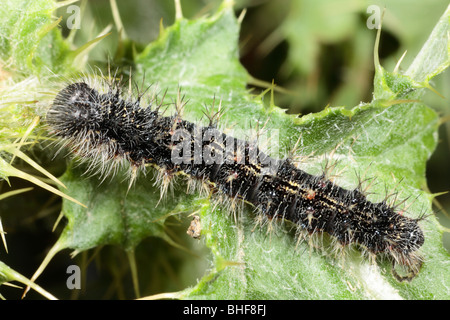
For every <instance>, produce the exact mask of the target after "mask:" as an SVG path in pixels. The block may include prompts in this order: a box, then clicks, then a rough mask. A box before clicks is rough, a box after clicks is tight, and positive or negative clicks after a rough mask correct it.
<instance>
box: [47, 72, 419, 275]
mask: <svg viewBox="0 0 450 320" xmlns="http://www.w3.org/2000/svg"><path fill="white" fill-rule="evenodd" d="M183 106H184V105H183V103H182V102H180V101H178V102H177V110H178V111H177V113H176V114H174V115H172V116H164V115H163V113H162V112H161V111H160V107H161V104H156V106H155V105H153V103H150V105H149V106H147V107H142V106H141V99H140V97H139V98H137V99H132V98H123V97H122V96H121V89H120V85H119V84H118V83H117V82H114V81H113V82H111V83H109V84H108V86H107V89H106V91H105V92H104V93H103V92H100V91H99V90H97V89H96V88H94V86H92V85H89V84H88V83H86V82H85V81H79V82H74V83H71V84H69V85H68V86H67V87H65V88H64V89H62V90H61V91H60V92H59V93H58V94H57V96H56V98H55V99H54V102H53V105H52V106H51V108H50V109H49V111H48V112H47V123H48V125H49V126H50V128H51V131H52V133H53V134H54V135H56V136H57V137H58V138H60V139H61V141H63V146H69V147H70V148H71V150H72V151H73V152H74V153H76V154H77V155H79V156H80V157H81V158H82V159H87V160H88V161H90V162H91V163H92V164H96V163H101V164H102V165H103V164H108V163H110V164H111V166H110V167H109V169H108V170H106V169H105V168H102V171H104V172H105V171H106V172H107V174H108V173H109V172H110V171H111V170H114V168H117V164H118V163H125V164H130V167H131V170H132V180H133V179H134V177H135V176H136V174H137V172H138V171H139V170H142V169H144V167H145V166H148V165H150V166H153V167H155V168H156V169H157V170H158V171H159V173H160V179H161V181H162V186H161V192H162V194H164V193H165V191H166V190H167V185H168V183H169V181H170V180H171V178H172V177H173V176H175V175H178V174H183V175H186V176H188V177H189V178H190V179H191V181H194V182H195V181H200V182H202V183H205V184H206V185H208V186H209V188H210V190H211V191H212V192H214V193H217V194H219V195H221V196H226V197H229V198H230V199H233V200H234V199H235V200H236V201H243V202H246V203H249V204H251V205H253V206H254V207H255V208H256V209H257V210H256V211H257V212H258V214H260V215H263V216H266V217H268V218H269V219H286V220H289V221H291V222H293V223H294V224H296V225H297V226H298V228H299V229H300V230H302V231H304V232H305V233H306V234H309V235H313V234H319V233H328V234H329V235H330V236H331V237H332V238H333V239H334V240H335V241H336V242H337V243H339V244H340V245H342V246H346V245H350V244H356V245H359V246H360V247H362V248H364V250H367V252H369V253H370V254H372V255H373V256H376V255H383V256H388V257H391V258H392V262H393V268H392V273H393V275H394V276H395V278H396V279H397V280H398V281H404V280H411V279H412V278H414V277H415V276H416V275H417V274H418V272H419V270H420V267H421V265H422V257H421V256H420V254H419V249H420V247H421V246H422V245H423V243H424V241H425V239H424V235H423V232H422V230H421V228H420V227H419V225H418V221H419V220H420V218H418V219H412V218H409V217H406V216H404V215H402V214H400V213H397V212H396V211H395V209H394V208H392V207H390V206H389V205H388V204H387V203H386V202H385V201H382V202H378V203H374V202H371V201H369V200H368V199H367V198H366V196H365V194H364V193H363V192H362V191H360V190H359V189H354V190H347V189H344V188H342V187H339V186H338V185H336V184H335V183H333V182H332V181H330V180H327V179H326V177H325V175H318V176H315V175H311V174H309V173H307V172H305V171H302V170H300V169H299V168H297V167H296V166H295V165H294V164H293V162H292V161H291V159H289V158H286V159H274V158H272V157H270V156H269V155H267V154H265V153H263V152H262V151H261V150H260V149H259V147H258V146H257V145H256V144H254V143H252V142H250V141H246V140H239V139H236V138H234V137H232V136H230V135H227V134H225V133H223V132H221V131H220V130H218V129H217V128H216V126H215V120H216V119H215V116H212V117H211V118H210V124H209V125H208V126H200V125H197V124H195V123H192V122H188V121H186V120H183V119H182V118H181V109H182V108H183ZM396 265H400V266H403V267H404V268H405V269H406V270H407V274H406V275H400V274H398V273H397V271H396V270H395V266H396Z"/></svg>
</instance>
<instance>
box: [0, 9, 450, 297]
mask: <svg viewBox="0 0 450 320" xmlns="http://www.w3.org/2000/svg"><path fill="white" fill-rule="evenodd" d="M220 3H221V1H217V0H214V1H200V0H189V1H187V0H184V1H183V0H182V1H181V7H182V10H183V15H184V16H185V17H187V18H189V19H195V18H196V17H199V16H202V15H207V14H211V13H213V12H215V10H216V9H217V7H218V6H219V5H220ZM75 4H77V5H78V4H79V3H75ZM370 5H377V6H379V8H381V10H383V8H384V9H385V13H384V19H383V27H382V33H381V43H380V50H379V56H380V62H381V65H382V66H383V67H384V68H385V69H386V70H388V71H392V70H393V69H394V67H395V66H396V64H397V62H398V60H399V59H400V58H401V56H402V55H403V53H404V52H405V51H406V50H408V51H407V53H406V56H405V58H404V59H403V61H402V63H401V66H400V70H402V69H403V70H405V69H407V67H408V66H409V65H410V63H411V62H412V61H413V59H414V57H415V55H416V54H417V53H418V52H419V50H420V48H421V46H422V45H423V44H424V42H425V41H426V39H427V37H428V36H429V34H430V32H431V30H432V29H433V27H434V25H435V24H436V22H437V21H438V19H439V17H440V16H441V15H442V14H443V12H444V11H445V9H446V8H447V6H448V1H447V0H430V1H426V2H425V1H417V0H390V1H363V0H333V1H327V0H277V1H274V0H272V1H270V0H247V1H244V0H241V1H236V4H235V11H236V15H237V16H240V15H243V17H244V18H243V20H242V28H241V36H240V53H241V62H242V64H243V65H244V67H245V68H246V69H247V70H248V72H249V74H250V75H251V76H252V77H253V78H254V79H258V80H259V81H251V84H250V85H249V89H252V90H253V92H255V93H258V92H260V91H263V90H264V89H265V87H264V85H262V81H264V82H266V83H267V84H270V83H271V82H272V81H274V82H275V84H276V85H277V86H278V87H281V88H283V89H285V90H283V91H277V92H276V94H275V104H276V105H277V106H280V107H282V108H284V109H286V110H287V112H289V113H292V114H299V115H303V114H307V113H310V112H317V111H320V110H323V109H324V108H325V107H326V106H327V105H330V106H347V107H349V108H351V107H353V106H356V105H358V104H359V103H360V102H361V101H363V102H369V101H370V100H371V99H372V85H373V76H374V63H373V48H374V43H375V37H376V29H369V28H368V27H367V19H368V18H369V16H370V13H367V8H368V7H369V6H370ZM117 6H118V9H119V10H118V11H119V13H120V18H121V20H122V22H123V25H124V29H125V33H126V35H127V36H128V40H126V41H120V40H119V39H120V37H119V34H118V32H117V30H116V29H115V28H114V17H113V14H112V10H111V6H110V2H109V0H95V1H86V2H84V3H83V4H82V10H83V14H82V21H81V28H80V29H79V30H78V31H77V33H76V34H75V39H74V42H75V45H76V46H78V47H79V46H81V45H83V44H84V43H86V42H87V41H89V40H91V39H93V38H94V37H96V36H97V35H98V34H99V33H100V32H101V31H102V30H104V29H105V28H107V26H108V25H112V26H113V28H112V30H111V31H112V34H111V35H110V36H108V37H106V38H105V39H103V40H102V41H101V42H100V43H99V44H98V45H97V46H95V48H94V49H93V50H92V51H91V52H90V55H89V57H90V61H89V64H90V65H91V66H96V65H98V66H101V67H104V66H105V61H108V60H110V61H111V62H112V64H115V63H116V64H124V63H125V64H130V66H132V64H133V59H132V55H133V52H139V51H140V50H141V49H143V48H144V46H146V45H147V44H148V43H149V42H151V41H153V40H155V39H156V38H157V37H158V35H159V31H160V26H161V25H163V26H170V25H171V24H172V23H173V21H174V19H175V6H174V2H173V1H168V0H127V1H121V0H118V1H117ZM66 9H67V7H62V8H61V9H59V11H58V12H56V13H55V16H58V17H59V16H62V17H63V20H62V22H61V23H60V25H61V26H62V32H63V35H64V36H69V35H70V30H69V29H67V28H65V26H66V19H67V18H68V17H69V15H70V14H69V13H67V11H66ZM244 14H245V15H244ZM432 84H433V86H434V87H435V88H436V90H437V91H438V92H440V93H441V94H442V95H444V96H445V98H441V97H439V96H438V95H436V94H434V93H432V92H431V91H430V92H429V93H428V94H427V95H426V97H425V100H426V103H427V104H428V105H429V106H430V107H432V108H433V109H435V110H436V111H437V112H438V113H439V114H440V115H441V116H442V118H443V119H445V118H446V117H447V122H444V123H443V125H442V126H441V128H440V131H439V137H440V142H439V145H438V148H437V150H436V152H435V153H434V155H433V156H432V158H431V159H430V161H429V163H428V167H427V178H428V188H429V190H430V192H432V193H437V192H444V191H448V190H450V163H449V160H450V125H449V124H448V116H449V115H450V72H449V71H448V70H447V71H446V72H445V73H443V74H441V75H439V76H438V77H436V78H435V79H434V80H433V83H432ZM63 171H64V168H53V172H54V173H55V174H58V173H59V174H61V173H62V172H63ZM15 185H16V186H19V185H21V186H28V185H27V184H26V183H25V182H23V181H21V182H19V181H18V182H17V183H16V184H15ZM437 200H438V201H439V203H440V205H441V206H442V207H436V208H435V210H436V212H437V216H438V218H439V220H440V222H441V223H442V224H443V225H444V226H446V227H450V219H448V217H447V216H446V213H445V211H447V212H450V196H449V195H442V196H439V197H438V198H437ZM10 201H14V199H11V200H8V199H7V200H5V201H2V202H1V203H0V208H1V209H2V222H3V224H4V228H5V229H6V231H7V232H8V235H7V241H8V246H9V247H10V248H9V251H10V252H21V254H20V255H17V254H15V255H2V261H4V262H5V263H6V264H8V265H10V266H18V265H26V266H27V267H25V269H22V270H21V272H22V273H23V274H24V275H26V276H30V275H31V274H33V272H34V271H35V270H36V268H37V266H38V265H39V264H40V263H41V261H42V259H43V257H44V255H45V251H46V250H48V248H50V247H51V246H52V245H53V243H54V242H55V241H56V239H57V235H58V232H55V233H56V234H55V233H52V232H51V229H52V226H53V222H54V218H55V212H57V211H58V210H59V208H60V207H59V206H60V199H58V198H57V197H55V196H52V195H50V194H49V193H48V192H45V191H42V190H39V189H38V188H35V190H34V191H33V197H30V202H29V203H21V204H16V205H15V206H16V210H15V214H14V215H13V214H5V215H3V212H6V210H4V208H5V207H7V206H10V205H11V203H10ZM42 203H46V206H45V209H43V210H41V209H40V208H41V205H38V204H42ZM30 211H31V212H30ZM50 214H52V215H50ZM49 216H50V218H49ZM30 217H33V218H30ZM174 228H180V230H181V233H183V232H184V230H185V226H184V225H183V226H180V225H179V224H178V223H176V222H175V221H174ZM445 238H446V239H444V240H445V241H446V247H447V248H449V247H450V237H449V236H448V233H446V235H445ZM181 241H182V240H181ZM30 243H31V244H33V245H30ZM196 250H199V251H202V250H204V248H202V247H200V245H199V247H198V248H196ZM168 251H169V252H170V254H169V255H168V256H167V255H165V253H167V252H168ZM163 253H164V254H163ZM136 254H137V259H138V261H139V260H145V262H146V263H148V265H149V268H150V270H149V271H150V272H149V273H147V274H150V275H151V274H152V272H151V271H152V270H154V271H155V272H154V273H155V274H160V273H159V272H157V271H156V270H163V274H166V275H167V276H166V278H167V279H166V278H165V279H159V278H158V279H153V280H152V281H150V282H149V283H152V287H150V288H143V289H145V290H142V291H143V292H145V293H146V294H150V293H160V292H168V291H176V290H180V289H183V288H185V287H186V286H188V285H192V284H194V283H195V282H194V283H192V281H193V279H194V280H195V279H196V277H197V278H200V277H201V276H202V274H203V273H202V271H203V270H205V269H206V268H208V267H209V265H208V264H207V263H205V262H201V263H200V266H199V271H198V274H196V275H192V274H190V277H187V276H186V275H182V274H183V273H182V272H180V270H179V268H180V267H179V264H178V262H179V261H181V260H183V259H186V253H184V252H180V250H179V249H176V248H172V247H171V246H169V245H168V244H166V243H164V242H163V241H162V240H160V239H148V240H146V241H144V243H143V244H142V245H140V246H139V247H138V250H137V253H136ZM160 254H161V255H160ZM167 257H169V258H167ZM85 258H86V256H85V255H80V256H79V257H78V258H77V259H85ZM107 261H112V262H114V263H106V262H107ZM94 262H95V263H92V264H91V265H93V267H92V268H90V269H89V270H88V277H89V278H90V279H95V280H93V281H90V283H89V288H91V289H89V288H88V289H87V290H85V291H83V292H82V293H79V298H126V297H128V298H129V297H132V296H133V293H132V287H131V278H130V275H129V267H128V265H127V259H126V255H125V253H123V252H120V251H119V250H116V249H114V248H103V249H102V250H101V252H100V253H99V254H98V255H97V258H96V259H95V261H94ZM118 262H119V263H118ZM72 263H73V262H72V261H70V259H69V255H68V254H67V255H63V254H58V255H57V256H56V257H55V259H54V261H52V263H51V264H50V265H49V267H48V268H47V270H46V271H45V272H44V274H43V275H42V276H41V277H40V278H39V284H40V285H41V286H43V287H44V288H46V289H47V290H48V291H50V292H51V293H53V294H55V295H56V296H57V297H59V298H69V297H70V295H71V294H73V292H72V293H71V292H69V291H68V290H67V289H66V287H65V281H66V273H65V268H66V267H67V265H69V264H72ZM105 271H106V272H105ZM145 274H146V273H145V272H144V271H142V272H140V275H143V276H144V275H145ZM58 275H59V276H58ZM122 280H124V283H129V284H130V287H121V285H120V284H119V282H120V281H122ZM105 284H107V285H106V287H105ZM96 288H102V289H99V290H101V291H96V290H97V289H96ZM105 288H106V289H105ZM1 289H2V294H3V295H4V296H5V297H8V296H16V295H17V294H18V293H17V292H18V290H17V289H13V288H12V289H10V288H6V287H2V288H1ZM29 296H30V297H31V298H33V297H36V298H40V296H38V295H37V294H35V293H32V292H30V293H29Z"/></svg>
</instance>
